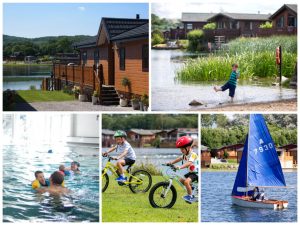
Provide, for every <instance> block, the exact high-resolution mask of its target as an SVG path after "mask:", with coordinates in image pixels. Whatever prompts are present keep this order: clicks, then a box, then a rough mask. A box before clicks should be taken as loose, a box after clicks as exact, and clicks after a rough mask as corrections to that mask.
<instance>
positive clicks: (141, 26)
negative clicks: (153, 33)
mask: <svg viewBox="0 0 300 225" xmlns="http://www.w3.org/2000/svg"><path fill="white" fill-rule="evenodd" d="M101 28H103V29H104V30H105V32H106V35H107V39H108V41H111V40H124V39H134V38H139V37H148V35H149V20H148V19H128V18H108V17H103V18H102V20H101V23H100V26H99V29H98V34H97V35H96V36H93V37H92V38H89V39H86V40H84V41H81V42H78V43H75V44H74V45H73V46H74V48H90V47H95V46H96V45H97V41H98V39H99V37H100V32H101V30H102V29H101Z"/></svg>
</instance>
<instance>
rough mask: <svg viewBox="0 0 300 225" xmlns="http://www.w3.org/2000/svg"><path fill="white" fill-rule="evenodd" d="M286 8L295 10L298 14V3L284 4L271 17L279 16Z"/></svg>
mask: <svg viewBox="0 0 300 225" xmlns="http://www.w3.org/2000/svg"><path fill="white" fill-rule="evenodd" d="M284 9H290V10H291V11H293V12H294V13H296V14H297V5H296V4H284V5H283V6H281V7H280V8H279V9H278V10H277V11H276V12H275V13H273V14H272V15H271V16H270V19H273V18H274V17H275V16H277V15H278V14H279V13H280V12H281V11H282V10H284Z"/></svg>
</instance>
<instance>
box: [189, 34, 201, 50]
mask: <svg viewBox="0 0 300 225" xmlns="http://www.w3.org/2000/svg"><path fill="white" fill-rule="evenodd" d="M203 37H204V33H203V31H202V30H192V31H190V32H189V33H188V34H187V38H188V40H189V45H188V50H189V51H193V52H194V51H200V50H201V49H202V42H203Z"/></svg>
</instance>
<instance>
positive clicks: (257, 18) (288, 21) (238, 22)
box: [164, 4, 297, 41]
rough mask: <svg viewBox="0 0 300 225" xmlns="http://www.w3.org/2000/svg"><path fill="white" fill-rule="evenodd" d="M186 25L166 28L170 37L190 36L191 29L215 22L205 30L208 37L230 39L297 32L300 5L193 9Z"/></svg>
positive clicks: (185, 14) (185, 15)
mask: <svg viewBox="0 0 300 225" xmlns="http://www.w3.org/2000/svg"><path fill="white" fill-rule="evenodd" d="M181 22H182V24H183V27H182V28H179V27H178V28H176V29H170V31H165V32H164V36H165V38H167V39H173V40H174V39H186V38H187V34H188V32H190V31H192V30H195V29H203V27H204V26H205V25H206V24H208V23H215V24H216V29H214V30H204V32H205V36H206V39H207V40H214V39H215V38H214V37H215V36H222V37H224V38H225V40H226V41H228V40H230V39H234V38H237V37H241V36H244V37H264V36H272V35H297V5H296V4H284V5H283V6H282V7H281V8H280V9H278V10H277V11H276V12H275V13H273V14H272V15H271V14H260V13H257V14H247V13H229V12H222V13H189V12H183V13H182V16H181ZM265 22H271V23H272V25H273V26H272V28H270V29H262V28H259V27H260V25H261V24H264V23H265Z"/></svg>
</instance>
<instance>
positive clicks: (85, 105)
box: [15, 101, 133, 112]
mask: <svg viewBox="0 0 300 225" xmlns="http://www.w3.org/2000/svg"><path fill="white" fill-rule="evenodd" d="M15 110H16V111H98V112H99V111H117V112H118V111H133V109H132V107H121V106H119V105H117V106H104V105H93V104H92V103H91V102H79V101H65V102H32V103H29V104H27V103H18V104H17V105H16V107H15Z"/></svg>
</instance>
